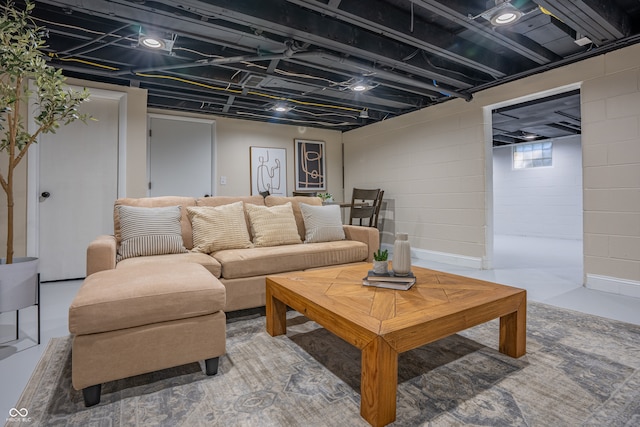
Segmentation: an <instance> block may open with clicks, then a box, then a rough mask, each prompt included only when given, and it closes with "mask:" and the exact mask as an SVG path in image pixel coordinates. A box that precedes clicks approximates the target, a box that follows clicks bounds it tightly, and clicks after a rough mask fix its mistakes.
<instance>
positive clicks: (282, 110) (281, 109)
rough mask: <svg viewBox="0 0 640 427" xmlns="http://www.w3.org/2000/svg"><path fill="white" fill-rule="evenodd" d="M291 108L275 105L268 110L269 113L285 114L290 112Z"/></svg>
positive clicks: (284, 105) (285, 105)
mask: <svg viewBox="0 0 640 427" xmlns="http://www.w3.org/2000/svg"><path fill="white" fill-rule="evenodd" d="M292 109H293V107H291V106H290V105H287V104H276V105H274V106H272V107H271V108H269V110H271V111H276V112H278V113H286V112H287V111H291V110H292Z"/></svg>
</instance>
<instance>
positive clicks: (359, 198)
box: [349, 188, 384, 227]
mask: <svg viewBox="0 0 640 427" xmlns="http://www.w3.org/2000/svg"><path fill="white" fill-rule="evenodd" d="M381 192H382V193H384V192H383V191H381V190H380V189H379V188H376V189H364V188H354V189H353V193H352V194H351V208H350V210H349V224H351V225H353V220H354V219H357V220H358V225H368V226H369V227H377V226H378V214H379V212H380V206H379V205H380V203H381V202H382V197H380V193H381ZM363 220H367V221H368V223H367V224H363Z"/></svg>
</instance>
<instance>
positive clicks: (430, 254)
mask: <svg viewBox="0 0 640 427" xmlns="http://www.w3.org/2000/svg"><path fill="white" fill-rule="evenodd" d="M381 246H382V249H388V250H389V252H393V245H392V244H388V243H383V244H382V245H381ZM411 258H418V259H420V260H424V261H430V262H439V263H442V264H450V265H455V266H457V267H467V268H477V269H478V270H481V269H482V259H481V258H475V257H470V256H464V255H457V254H450V253H446V252H436V251H428V250H426V249H417V248H411Z"/></svg>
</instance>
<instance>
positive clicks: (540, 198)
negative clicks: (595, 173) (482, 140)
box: [493, 136, 583, 240]
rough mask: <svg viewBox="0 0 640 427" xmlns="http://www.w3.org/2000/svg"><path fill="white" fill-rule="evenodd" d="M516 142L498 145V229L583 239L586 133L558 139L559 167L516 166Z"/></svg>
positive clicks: (495, 162)
mask: <svg viewBox="0 0 640 427" xmlns="http://www.w3.org/2000/svg"><path fill="white" fill-rule="evenodd" d="M512 158H513V149H512V146H502V147H496V148H494V149H493V214H494V222H493V224H494V232H495V234H507V235H515V236H534V237H553V238H561V239H577V240H582V233H583V230H582V146H581V142H580V137H579V136H575V137H569V138H562V139H557V140H554V141H553V166H551V167H542V168H531V169H513V163H512Z"/></svg>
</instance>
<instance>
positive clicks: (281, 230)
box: [246, 202, 302, 246]
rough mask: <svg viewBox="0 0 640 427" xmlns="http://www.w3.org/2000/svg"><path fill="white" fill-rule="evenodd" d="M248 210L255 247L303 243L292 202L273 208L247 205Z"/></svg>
mask: <svg viewBox="0 0 640 427" xmlns="http://www.w3.org/2000/svg"><path fill="white" fill-rule="evenodd" d="M246 208H247V213H248V214H249V223H250V224H251V234H253V244H254V245H256V246H279V245H292V244H295V243H302V240H300V235H299V234H298V227H297V226H296V219H295V217H294V216H293V208H292V207H291V202H289V203H287V204H284V205H279V206H271V207H266V206H259V205H252V204H250V203H247V205H246Z"/></svg>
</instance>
